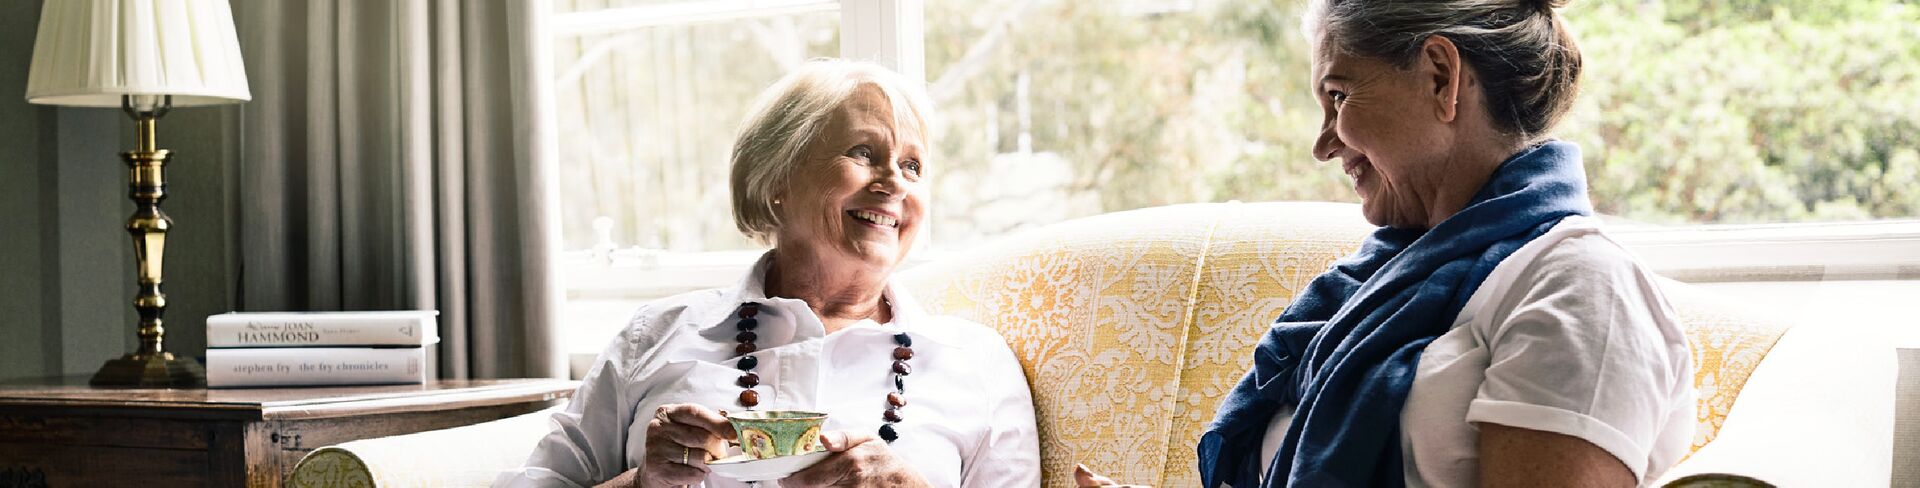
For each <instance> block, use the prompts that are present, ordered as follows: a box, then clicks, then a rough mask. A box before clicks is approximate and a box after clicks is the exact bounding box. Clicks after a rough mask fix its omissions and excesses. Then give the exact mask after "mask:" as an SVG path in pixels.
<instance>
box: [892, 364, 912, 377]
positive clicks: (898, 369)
mask: <svg viewBox="0 0 1920 488" xmlns="http://www.w3.org/2000/svg"><path fill="white" fill-rule="evenodd" d="M893 373H894V374H913V367H912V366H908V365H907V362H906V361H900V360H894V361H893ZM896 383H897V382H896Z"/></svg>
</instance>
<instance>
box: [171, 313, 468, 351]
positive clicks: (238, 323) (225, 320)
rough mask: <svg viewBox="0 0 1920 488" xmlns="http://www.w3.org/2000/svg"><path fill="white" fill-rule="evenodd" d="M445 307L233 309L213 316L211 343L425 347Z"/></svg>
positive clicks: (435, 332) (209, 327)
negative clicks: (318, 309)
mask: <svg viewBox="0 0 1920 488" xmlns="http://www.w3.org/2000/svg"><path fill="white" fill-rule="evenodd" d="M438 315H440V312H438V311H434V310H395V311H377V312H230V313H223V314H219V315H214V316H211V317H207V347H210V348H211V347H282V346H423V345H427V344H433V343H437V342H440V334H439V321H438V320H437V318H436V317H437V316H438Z"/></svg>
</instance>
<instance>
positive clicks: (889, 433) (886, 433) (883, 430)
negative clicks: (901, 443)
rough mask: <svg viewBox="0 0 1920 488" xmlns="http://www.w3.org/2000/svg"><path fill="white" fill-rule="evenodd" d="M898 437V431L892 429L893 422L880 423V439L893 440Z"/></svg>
mask: <svg viewBox="0 0 1920 488" xmlns="http://www.w3.org/2000/svg"><path fill="white" fill-rule="evenodd" d="M899 438H900V433H899V432H897V431H894V430H893V424H880V440H883V441H887V442H893V440H894V439H899Z"/></svg>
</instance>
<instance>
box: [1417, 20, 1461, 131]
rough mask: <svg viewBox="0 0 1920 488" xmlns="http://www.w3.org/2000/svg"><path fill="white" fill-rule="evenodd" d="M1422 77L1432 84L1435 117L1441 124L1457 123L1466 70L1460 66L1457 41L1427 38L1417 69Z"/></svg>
mask: <svg viewBox="0 0 1920 488" xmlns="http://www.w3.org/2000/svg"><path fill="white" fill-rule="evenodd" d="M1414 69H1415V70H1417V71H1418V72H1419V74H1420V77H1421V78H1422V79H1425V80H1429V81H1430V82H1431V84H1430V85H1429V86H1427V87H1424V88H1429V89H1430V91H1429V93H1431V94H1432V95H1431V96H1432V97H1433V101H1434V116H1436V117H1438V118H1439V119H1440V121H1441V122H1453V119H1454V118H1456V117H1458V116H1459V115H1460V84H1461V83H1462V82H1463V81H1465V79H1466V70H1464V69H1462V66H1461V64H1460V50H1459V49H1458V48H1457V47H1455V46H1454V45H1453V40H1452V39H1448V38H1447V37H1446V36H1442V35H1438V34H1435V35H1431V36H1427V40H1426V42H1424V43H1421V45H1420V58H1419V60H1418V61H1417V64H1416V65H1415V66H1414Z"/></svg>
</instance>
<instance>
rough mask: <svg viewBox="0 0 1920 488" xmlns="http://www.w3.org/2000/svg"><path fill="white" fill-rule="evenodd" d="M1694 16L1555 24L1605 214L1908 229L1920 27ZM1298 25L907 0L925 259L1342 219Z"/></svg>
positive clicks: (1590, 18)
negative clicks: (1201, 219)
mask: <svg viewBox="0 0 1920 488" xmlns="http://www.w3.org/2000/svg"><path fill="white" fill-rule="evenodd" d="M1696 3H1698V2H1693V3H1689V2H1651V3H1650V2H1644V1H1640V0H1585V1H1580V2H1573V3H1572V5H1573V8H1571V9H1567V10H1564V11H1563V14H1564V15H1566V16H1567V19H1568V21H1569V22H1570V24H1571V26H1572V29H1573V30H1574V31H1575V32H1577V35H1578V38H1579V41H1580V45H1581V47H1582V48H1583V51H1584V53H1585V59H1586V76H1585V79H1584V80H1583V83H1582V94H1581V96H1580V99H1579V100H1580V101H1579V105H1578V106H1577V107H1576V108H1575V111H1574V112H1573V113H1572V114H1570V115H1569V116H1568V117H1567V118H1566V119H1564V121H1563V123H1562V124H1561V126H1560V128H1559V130H1558V131H1557V134H1558V136H1559V137H1560V138H1562V139H1566V140H1571V141H1574V142H1577V143H1579V144H1580V145H1581V146H1582V147H1583V149H1585V154H1586V156H1585V158H1586V165H1587V170H1588V174H1589V176H1590V177H1591V180H1592V187H1593V188H1592V191H1593V193H1592V196H1593V199H1594V201H1595V203H1596V204H1597V205H1598V206H1599V209H1600V211H1601V212H1603V213H1608V214H1615V215H1619V216H1622V217H1625V218H1627V219H1633V220H1639V221H1648V222H1655V223H1733V222H1792V221H1817V220H1845V219H1872V218H1913V217H1920V184H1916V182H1920V7H1916V6H1914V5H1909V4H1904V3H1901V2H1898V1H1895V0H1850V1H1846V2H1839V3H1835V2H1830V1H1815V0H1798V1H1733V2H1707V3H1698V5H1696ZM1709 4H1711V5H1709ZM1301 6H1302V2H1299V1H1295V0H1285V1H1247V0H1219V1H1206V0H1192V1H1172V0H1161V1H1152V0H1136V1H1116V2H1031V1H1022V0H986V1H979V2H940V1H930V2H927V7H926V8H927V18H926V24H927V43H926V45H927V66H928V77H929V79H930V80H933V82H934V85H933V86H932V90H933V95H934V98H935V102H936V103H937V104H939V105H940V106H941V108H942V116H943V118H944V120H945V124H943V130H942V132H941V133H940V134H939V136H938V137H939V140H938V141H937V144H938V146H939V148H940V149H941V154H940V156H941V157H942V159H943V160H944V162H945V166H944V167H943V168H944V170H943V171H942V172H941V173H940V176H939V178H940V180H939V181H938V182H937V183H936V185H937V187H936V193H935V200H936V202H935V207H934V208H935V218H936V222H937V227H936V229H937V234H936V236H935V237H936V239H937V241H938V242H936V244H937V245H939V246H940V247H955V246H962V245H965V244H966V243H969V242H974V241H978V240H981V239H984V238H988V237H991V236H994V235H998V234H1001V233H1004V232H1006V231H1008V230H1012V229H1016V228H1020V227H1026V226H1033V225H1040V224H1044V223H1048V222H1052V221H1057V220H1061V219H1065V218H1071V217H1077V216H1084V215H1091V214H1097V213H1103V212H1111V211H1116V210H1125V209H1131V208H1138V207H1145V206H1153V205H1163V204H1170V203H1180V202H1190V201H1224V200H1230V199H1238V200H1248V201H1261V200H1333V201H1357V200H1356V198H1355V196H1354V195H1353V193H1352V191H1351V190H1350V189H1349V186H1348V184H1347V181H1346V177H1345V176H1344V175H1343V174H1341V171H1340V169H1339V167H1338V165H1337V164H1331V163H1319V162H1316V161H1314V160H1313V158H1312V156H1311V154H1310V147H1311V145H1312V143H1313V141H1314V139H1315V137H1316V136H1317V134H1318V131H1319V127H1320V118H1321V113H1320V107H1319V106H1318V105H1317V104H1316V103H1315V102H1314V100H1313V99H1312V98H1310V93H1309V90H1308V88H1307V86H1306V83H1307V81H1308V80H1307V78H1308V70H1309V65H1310V62H1311V60H1310V59H1309V57H1308V56H1307V52H1306V51H1307V47H1306V45H1305V39H1304V38H1303V37H1302V36H1301V34H1300V29H1299V24H1300V20H1299V15H1300V10H1301ZM1002 27H1004V31H1000V30H999V29H1001V28H1002ZM1035 209H1038V210H1035Z"/></svg>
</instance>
